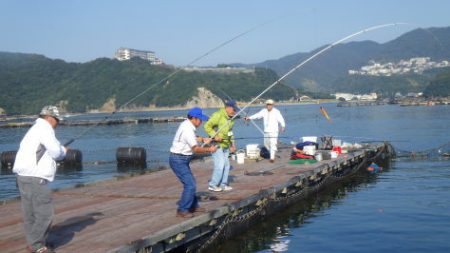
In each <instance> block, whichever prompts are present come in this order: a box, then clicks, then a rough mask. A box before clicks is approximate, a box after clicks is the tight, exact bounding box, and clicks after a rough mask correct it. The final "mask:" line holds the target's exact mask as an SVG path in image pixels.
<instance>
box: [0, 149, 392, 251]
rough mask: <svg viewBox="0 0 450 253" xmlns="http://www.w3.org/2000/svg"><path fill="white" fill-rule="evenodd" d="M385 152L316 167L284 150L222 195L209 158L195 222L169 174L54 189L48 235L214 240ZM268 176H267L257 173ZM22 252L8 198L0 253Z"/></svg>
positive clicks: (100, 246)
mask: <svg viewBox="0 0 450 253" xmlns="http://www.w3.org/2000/svg"><path fill="white" fill-rule="evenodd" d="M383 147H384V145H383V144H379V145H373V146H371V148H368V149H366V150H360V151H355V152H351V153H349V154H345V155H341V156H339V157H338V158H337V159H332V160H325V161H322V162H318V163H316V164H311V165H291V164H288V159H289V158H288V157H289V153H290V148H289V147H286V148H285V149H282V150H281V151H280V152H279V154H280V156H281V158H279V159H277V160H276V162H275V163H269V162H268V161H267V160H263V161H259V162H255V161H248V160H246V163H245V164H244V165H237V164H235V163H234V162H232V164H233V167H234V169H233V170H232V171H231V173H230V176H231V184H230V185H231V186H232V187H233V190H232V191H229V192H219V193H210V192H208V190H207V183H208V179H209V178H210V176H211V170H212V161H211V160H205V161H198V162H194V163H193V164H192V168H193V173H194V174H195V177H196V180H197V192H198V194H199V195H203V196H206V197H205V198H203V200H202V201H201V202H200V205H201V206H202V207H205V208H206V209H207V212H204V213H196V215H195V217H194V218H190V219H183V218H178V217H176V216H175V212H176V202H177V200H178V199H179V195H180V193H181V190H182V186H181V183H180V182H179V181H178V179H177V178H176V177H175V175H174V174H173V172H172V171H171V170H170V169H168V170H161V171H157V172H153V173H147V174H144V175H139V176H133V177H127V178H125V179H120V180H119V179H115V180H108V181H104V182H98V183H93V184H92V185H88V186H83V187H77V188H70V189H63V190H59V191H55V192H54V193H53V201H54V207H55V217H54V220H53V226H52V230H51V232H50V237H49V238H50V241H51V242H52V243H53V244H54V245H55V246H56V251H57V252H59V253H64V252H71V253H72V252H91V253H96V252H165V251H168V250H170V249H173V248H176V247H177V246H179V245H182V244H188V243H189V242H191V241H193V240H194V239H197V238H200V237H202V236H204V237H207V236H210V235H211V234H212V233H213V232H214V231H215V230H217V229H218V227H219V226H220V223H221V222H222V221H223V220H224V219H225V217H227V216H230V214H233V213H234V214H233V215H237V214H238V211H240V212H245V210H247V211H250V210H254V208H257V206H261V205H262V204H263V203H267V202H270V201H271V199H272V200H273V199H276V198H279V197H280V196H281V197H282V196H286V195H289V194H290V192H291V191H294V190H295V189H300V188H302V187H303V186H306V185H307V184H309V183H312V182H314V181H317V182H318V181H319V180H320V178H323V177H325V176H327V175H331V174H332V173H336V172H339V171H341V170H343V169H345V168H346V167H349V166H353V167H352V168H354V167H356V166H357V165H358V164H362V163H365V162H367V158H369V157H371V156H373V155H374V154H375V153H376V152H377V150H378V151H380V149H382V148H383ZM268 171H270V173H264V174H265V175H264V176H263V175H252V173H255V172H268ZM256 174H257V173H256ZM302 185H303V186H302ZM230 217H231V216H230ZM25 248H26V242H25V238H24V231H23V223H22V216H21V210H20V201H17V200H14V201H7V202H5V203H3V205H1V206H0V252H3V253H9V252H15V253H16V252H27V251H26V249H25Z"/></svg>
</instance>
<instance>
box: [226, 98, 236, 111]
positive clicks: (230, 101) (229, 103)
mask: <svg viewBox="0 0 450 253" xmlns="http://www.w3.org/2000/svg"><path fill="white" fill-rule="evenodd" d="M225 106H230V107H233V109H234V111H235V112H238V111H239V107H238V106H237V105H236V101H234V100H228V101H227V102H225Z"/></svg>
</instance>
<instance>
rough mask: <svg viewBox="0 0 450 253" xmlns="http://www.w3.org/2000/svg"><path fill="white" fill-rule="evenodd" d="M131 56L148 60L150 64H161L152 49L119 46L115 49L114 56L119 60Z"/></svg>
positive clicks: (128, 58) (124, 59) (125, 59)
mask: <svg viewBox="0 0 450 253" xmlns="http://www.w3.org/2000/svg"><path fill="white" fill-rule="evenodd" d="M133 57H139V58H141V59H143V60H146V61H149V62H150V64H152V65H160V64H163V62H162V60H161V59H159V58H157V57H156V55H155V52H153V51H144V50H136V49H131V48H124V47H121V48H119V49H117V51H116V53H115V55H114V58H116V59H117V60H119V61H127V60H130V59H131V58H133Z"/></svg>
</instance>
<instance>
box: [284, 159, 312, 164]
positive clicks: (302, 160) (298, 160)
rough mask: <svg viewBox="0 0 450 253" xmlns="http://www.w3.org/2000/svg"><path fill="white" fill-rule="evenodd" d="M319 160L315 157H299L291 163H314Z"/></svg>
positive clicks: (290, 162)
mask: <svg viewBox="0 0 450 253" xmlns="http://www.w3.org/2000/svg"><path fill="white" fill-rule="evenodd" d="M316 162H317V161H316V160H314V159H297V160H290V161H289V164H313V163H316Z"/></svg>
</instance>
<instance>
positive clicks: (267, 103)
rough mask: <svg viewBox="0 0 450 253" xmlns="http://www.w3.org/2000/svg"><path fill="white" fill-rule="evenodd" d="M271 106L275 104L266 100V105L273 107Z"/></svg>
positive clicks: (270, 100)
mask: <svg viewBox="0 0 450 253" xmlns="http://www.w3.org/2000/svg"><path fill="white" fill-rule="evenodd" d="M273 104H275V102H273V100H272V99H267V100H266V105H273Z"/></svg>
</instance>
